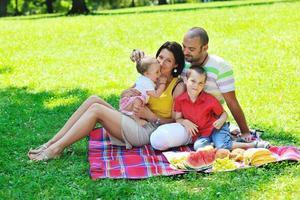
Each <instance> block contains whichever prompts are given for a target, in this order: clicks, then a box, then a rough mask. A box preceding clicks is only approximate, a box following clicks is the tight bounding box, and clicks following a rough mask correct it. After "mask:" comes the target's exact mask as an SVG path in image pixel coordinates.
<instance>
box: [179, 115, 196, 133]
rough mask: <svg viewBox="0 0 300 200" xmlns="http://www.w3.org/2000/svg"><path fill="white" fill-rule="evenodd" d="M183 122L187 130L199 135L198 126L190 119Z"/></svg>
mask: <svg viewBox="0 0 300 200" xmlns="http://www.w3.org/2000/svg"><path fill="white" fill-rule="evenodd" d="M181 124H182V125H183V126H184V128H185V129H186V130H187V132H188V133H189V134H191V135H197V133H198V126H197V125H196V124H194V123H193V122H191V121H190V120H188V119H184V120H183V121H182V122H181Z"/></svg>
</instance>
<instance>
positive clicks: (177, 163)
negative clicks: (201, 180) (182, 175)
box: [163, 151, 212, 173]
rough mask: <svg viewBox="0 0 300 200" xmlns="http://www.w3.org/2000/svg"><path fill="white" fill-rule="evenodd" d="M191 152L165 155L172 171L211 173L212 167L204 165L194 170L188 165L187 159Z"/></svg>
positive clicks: (166, 153) (169, 152) (167, 153)
mask: <svg viewBox="0 0 300 200" xmlns="http://www.w3.org/2000/svg"><path fill="white" fill-rule="evenodd" d="M189 153H190V152H174V151H166V152H163V155H164V156H165V157H166V158H167V160H168V162H169V163H170V167H171V168H172V169H176V170H181V171H201V172H207V173H209V172H211V168H212V165H204V166H201V167H199V168H193V167H191V166H189V165H188V164H187V163H186V161H185V160H186V159H185V158H186V157H187V155H188V154H189Z"/></svg>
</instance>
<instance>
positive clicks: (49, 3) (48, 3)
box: [46, 0, 53, 13]
mask: <svg viewBox="0 0 300 200" xmlns="http://www.w3.org/2000/svg"><path fill="white" fill-rule="evenodd" d="M52 3H53V0H46V7H47V13H53V5H52Z"/></svg>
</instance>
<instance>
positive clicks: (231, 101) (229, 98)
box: [222, 91, 250, 141]
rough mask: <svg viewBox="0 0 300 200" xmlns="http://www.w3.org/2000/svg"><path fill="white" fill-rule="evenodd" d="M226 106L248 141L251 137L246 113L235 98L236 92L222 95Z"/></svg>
mask: <svg viewBox="0 0 300 200" xmlns="http://www.w3.org/2000/svg"><path fill="white" fill-rule="evenodd" d="M222 95H223V97H224V99H225V101H226V104H227V106H228V108H229V110H230V112H231V114H232V116H233V118H234V119H235V121H236V123H237V124H238V126H239V127H240V129H241V133H242V134H243V137H244V138H245V139H246V140H247V141H248V139H247V137H248V136H250V134H249V133H250V131H249V128H248V125H247V122H246V118H245V115H244V112H243V110H242V108H241V106H240V104H239V102H238V100H237V98H236V96H235V91H232V92H226V93H222ZM249 139H250V138H249Z"/></svg>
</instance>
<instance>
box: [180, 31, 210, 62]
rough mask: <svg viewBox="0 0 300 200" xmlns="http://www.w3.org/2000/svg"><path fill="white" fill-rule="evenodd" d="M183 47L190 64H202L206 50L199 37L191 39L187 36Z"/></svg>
mask: <svg viewBox="0 0 300 200" xmlns="http://www.w3.org/2000/svg"><path fill="white" fill-rule="evenodd" d="M182 46H183V53H184V58H185V60H186V61H188V62H190V63H198V64H199V63H201V61H202V59H203V58H204V56H205V50H204V48H203V47H204V46H203V45H202V44H201V41H200V38H199V37H189V36H188V35H187V34H186V35H185V36H184V38H183V43H182Z"/></svg>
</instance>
